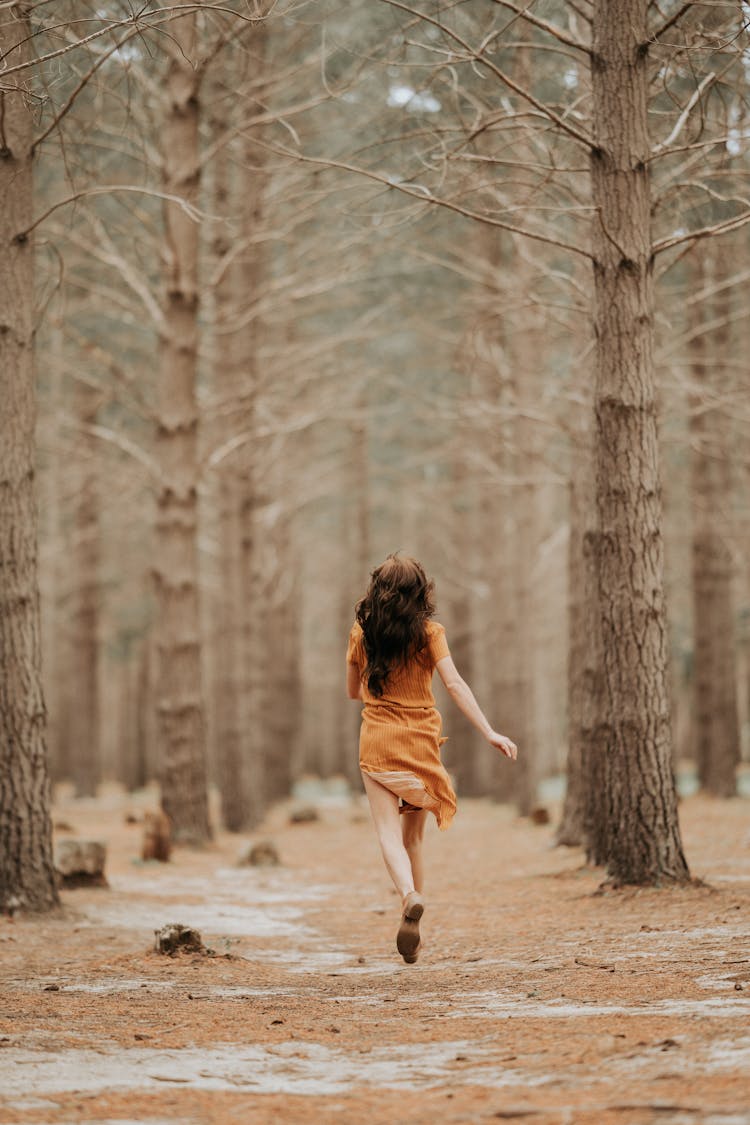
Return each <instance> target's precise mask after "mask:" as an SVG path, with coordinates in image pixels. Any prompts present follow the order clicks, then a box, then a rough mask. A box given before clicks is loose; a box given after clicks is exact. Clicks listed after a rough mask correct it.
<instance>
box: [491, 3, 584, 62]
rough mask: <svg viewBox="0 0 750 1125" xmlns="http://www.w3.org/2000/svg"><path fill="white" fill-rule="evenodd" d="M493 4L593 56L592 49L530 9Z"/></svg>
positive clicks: (510, 4)
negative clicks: (508, 9)
mask: <svg viewBox="0 0 750 1125" xmlns="http://www.w3.org/2000/svg"><path fill="white" fill-rule="evenodd" d="M492 2H493V4H501V5H502V7H503V8H510V10H511V12H515V13H516V15H517V16H520V17H521V18H522V19H525V20H527V21H528V23H531V24H533V25H534V27H538V28H540V29H541V30H542V31H546V32H548V33H549V34H550V35H553V36H554V37H555V39H558V40H559V41H560V43H565V44H566V45H567V46H568V47H574V48H575V49H576V50H577V51H584V52H585V53H586V54H587V55H590V54H591V48H590V47H587V46H585V44H583V43H580V42H579V41H578V40H577V39H573V38H572V37H571V36H569V35H566V34H565V32H564V31H563V30H562V28H560V27H557V26H556V25H555V24H553V23H548V22H547V20H543V19H542V18H541V17H540V16H534V15H532V14H531V12H530V11H529V10H528V8H519V7H518V5H517V4H512V3H510V0H492ZM529 7H530V5H529Z"/></svg>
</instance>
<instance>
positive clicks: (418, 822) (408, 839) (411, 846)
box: [401, 809, 428, 894]
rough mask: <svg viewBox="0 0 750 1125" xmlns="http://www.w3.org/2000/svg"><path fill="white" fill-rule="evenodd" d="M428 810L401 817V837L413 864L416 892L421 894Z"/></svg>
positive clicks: (420, 810) (405, 814)
mask: <svg viewBox="0 0 750 1125" xmlns="http://www.w3.org/2000/svg"><path fill="white" fill-rule="evenodd" d="M427 815H428V814H427V809H419V811H418V812H407V813H404V814H403V815H402V817H401V837H402V839H403V841H404V847H405V848H406V853H407V855H408V856H409V862H410V863H411V871H412V876H413V878H414V890H415V891H419V893H420V894H421V893H422V891H423V890H424V861H423V858H422V841H423V840H424V830H425V826H426V824H427Z"/></svg>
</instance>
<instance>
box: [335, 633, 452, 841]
mask: <svg viewBox="0 0 750 1125" xmlns="http://www.w3.org/2000/svg"><path fill="white" fill-rule="evenodd" d="M427 640H428V644H427V648H426V650H425V652H424V653H423V654H422V656H421V657H420V658H414V659H412V660H409V661H408V662H407V663H406V664H405V665H404V666H403V667H398V668H395V669H393V670H392V671H391V673H390V675H389V676H388V679H387V681H386V684H385V688H384V691H383V695H382V696H381V697H380V698H377V697H376V696H374V695H372V694H371V692H370V691H369V690H368V687H367V681H366V678H365V679H363V678H362V677H363V672H364V669H365V667H366V665H367V656H366V653H365V646H364V639H363V636H362V629H361V626H360V625H359V623H358V622H355V623H354V626H353V627H352V630H351V632H350V634H349V646H348V649H347V653H346V658H347V660H348V661H349V663H350V664H354V665H355V666H356V668H357V670H358V673H359V676H360V680H361V681H362V697H363V703H364V707H363V709H362V726H361V729H360V735H359V765H360V769H361V770H362V772H363V773H366V774H368V775H369V776H370V777H372V778H374V779H375V780H376V781H379V782H380V784H381V785H384V786H385V787H386V789H390V791H391V792H392V793H395V794H396V796H397V797H400V798H401V802H402V805H401V811H402V812H409V811H412V810H414V809H428V810H429V811H430V812H432V813H434V814H435V819H436V820H437V822H438V827H439V828H447V827H448V826H449V825H450V822H451V821H452V820H453V817H454V814H455V812H456V794H455V793H454V791H453V786H452V785H451V782H450V778H449V777H448V773H447V771H446V769H445V766H444V765H443V763H442V762H441V760H440V747H441V745H442V743H443V742H445V741H446V740H445V739H444V738H442V737H441V728H442V720H441V718H440V713H439V711H438V710H437V708H436V707H435V697H434V696H433V694H432V675H433V672H434V671H435V665H436V664H437V662H438V660H442V659H443V657H444V656H448V655H449V650H448V642H447V640H446V638H445V629H444V628H443V626H442V625H439V624H438V623H437V622H436V621H430V622H428V625H427Z"/></svg>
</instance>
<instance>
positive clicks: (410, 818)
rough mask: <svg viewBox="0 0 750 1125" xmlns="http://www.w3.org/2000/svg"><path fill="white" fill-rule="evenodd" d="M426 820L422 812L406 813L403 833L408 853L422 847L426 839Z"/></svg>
mask: <svg viewBox="0 0 750 1125" xmlns="http://www.w3.org/2000/svg"><path fill="white" fill-rule="evenodd" d="M426 819H427V818H426V816H425V814H424V813H422V812H419V813H404V815H403V827H402V832H403V838H404V847H405V848H406V850H407V851H410V850H412V849H414V848H419V847H421V844H422V840H423V839H424V830H425V822H426Z"/></svg>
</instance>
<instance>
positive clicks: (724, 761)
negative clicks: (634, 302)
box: [690, 243, 740, 797]
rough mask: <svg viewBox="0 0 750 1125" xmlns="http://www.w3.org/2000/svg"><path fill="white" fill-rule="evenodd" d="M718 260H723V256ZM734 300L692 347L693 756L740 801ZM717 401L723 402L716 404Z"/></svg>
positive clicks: (697, 253)
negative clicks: (728, 382)
mask: <svg viewBox="0 0 750 1125" xmlns="http://www.w3.org/2000/svg"><path fill="white" fill-rule="evenodd" d="M709 253H710V251H708V250H707V248H706V244H705V243H702V244H701V243H699V244H698V245H697V246H696V247H695V248H694V250H693V263H694V266H693V271H691V272H692V274H693V278H694V291H695V292H699V291H700V290H701V289H702V288H703V287H704V285H705V284H706V282H707V281H708V280H709V270H708V269H706V265H707V257H708V255H709ZM719 253H721V252H719ZM713 257H714V260H718V254H717V253H716V252H714V255H713ZM726 293H727V291H726V290H725V291H724V292H722V293H719V294H718V298H717V300H716V302H715V303H713V302H712V303H711V304H712V306H713V307H711V308H710V312H709V314H708V316H707V318H706V319H709V320H713V321H714V322H715V324H716V327H715V328H714V329H713V331H711V332H710V333H706V332H699V333H697V334H696V335H695V336H694V337H693V339H692V340H691V353H692V354H691V360H692V362H691V374H692V386H693V393H692V395H691V408H692V409H691V414H690V439H691V440H690V451H691V455H690V470H691V472H690V476H691V503H692V515H693V540H692V592H693V676H692V687H693V750H694V754H695V757H696V762H697V766H698V777H699V779H700V783H701V786H702V788H703V789H705V790H706V791H707V792H709V793H713V794H714V795H715V796H717V797H733V796H734V795H735V793H736V791H737V781H736V768H737V764H738V762H739V760H740V729H739V717H738V707H737V679H736V663H735V639H734V613H733V607H732V572H733V566H732V556H731V551H730V547H729V543H728V542H727V529H728V524H729V518H730V507H731V466H730V461H729V458H730V456H731V452H730V442H729V440H728V437H729V426H728V419H727V418H726V413H725V408H723V407H722V405H721V396H722V390H723V383H724V371H723V366H722V365H723V362H724V361H725V359H726V339H725V337H726V333H727V327H726V317H727V316H728V314H729V309H728V308H727V299H726ZM722 321H723V322H724V323H722ZM707 361H708V362H707ZM712 399H715V400H717V401H714V402H713V404H712Z"/></svg>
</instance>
